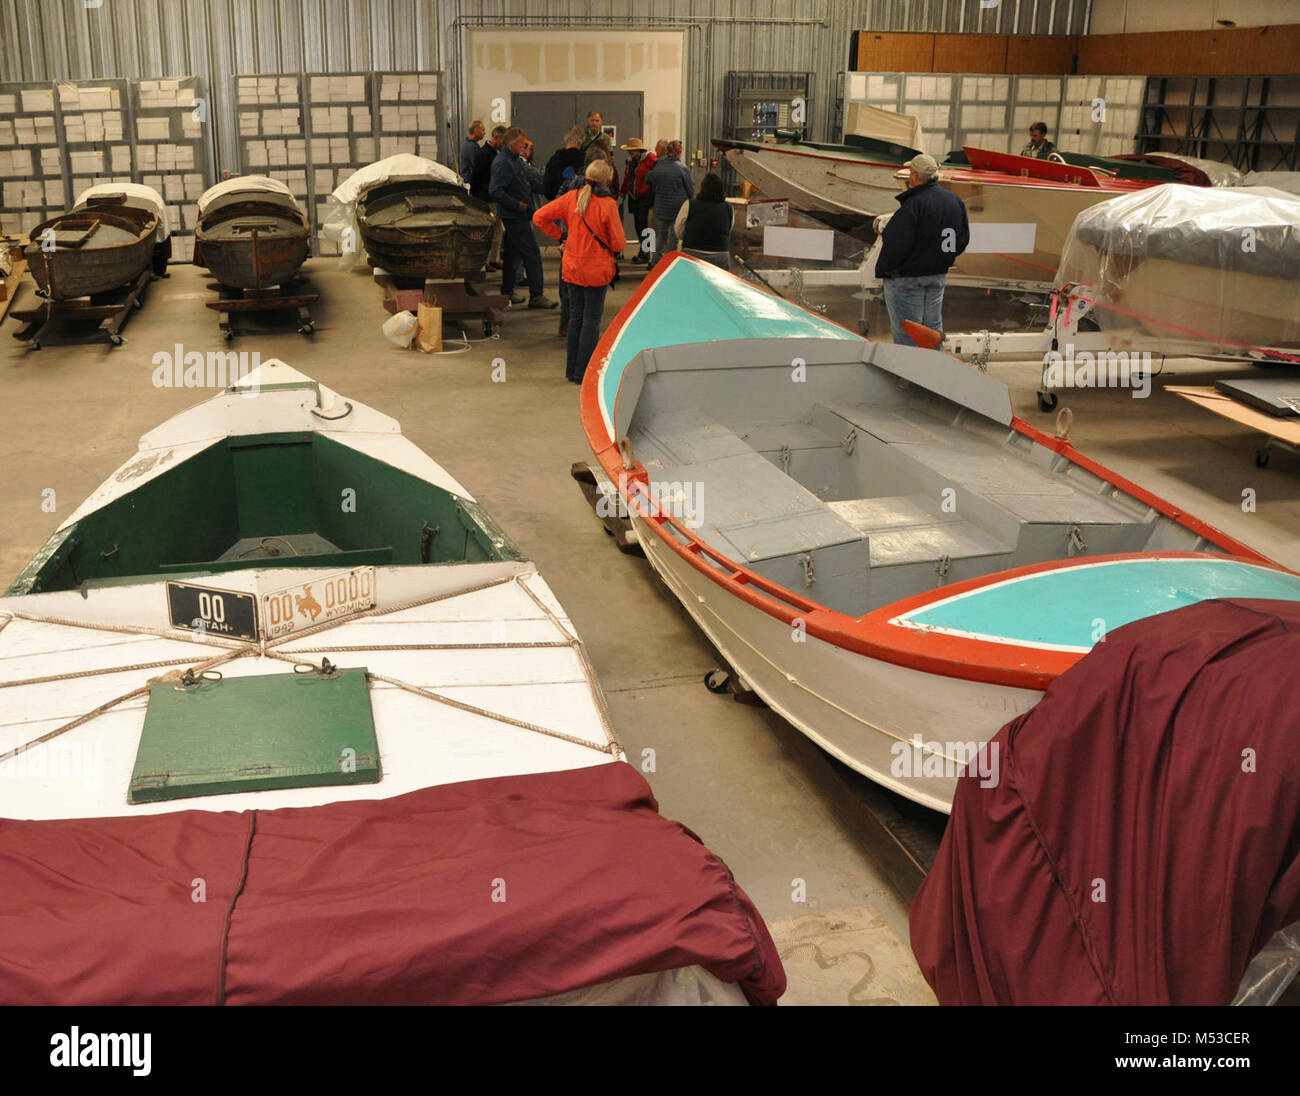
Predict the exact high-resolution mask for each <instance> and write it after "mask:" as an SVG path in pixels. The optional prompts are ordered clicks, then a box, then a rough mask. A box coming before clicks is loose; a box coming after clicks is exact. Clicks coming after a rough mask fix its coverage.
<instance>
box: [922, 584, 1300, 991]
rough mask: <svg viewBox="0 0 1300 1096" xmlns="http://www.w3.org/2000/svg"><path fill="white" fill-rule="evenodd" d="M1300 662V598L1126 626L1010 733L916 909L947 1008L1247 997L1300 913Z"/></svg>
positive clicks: (999, 740) (1202, 609)
mask: <svg viewBox="0 0 1300 1096" xmlns="http://www.w3.org/2000/svg"><path fill="white" fill-rule="evenodd" d="M1297 667H1300V606H1298V605H1296V604H1294V603H1290V602H1279V601H1257V600H1251V601H1247V600H1242V601H1232V602H1228V601H1218V602H1202V603H1200V604H1198V605H1192V606H1188V607H1187V608H1184V609H1179V610H1176V611H1174V612H1171V613H1165V614H1162V615H1160V616H1157V617H1151V618H1148V619H1146V620H1141V621H1137V622H1136V623H1133V624H1130V625H1127V626H1126V627H1123V628H1119V629H1117V630H1115V631H1114V632H1112V633H1111V634H1110V635H1109V636H1108V638H1107V639H1106V641H1105V642H1103V643H1101V644H1098V646H1097V647H1096V648H1094V649H1093V651H1092V653H1090V654H1089V655H1088V656H1087V657H1085V658H1084V659H1082V660H1081V661H1080V662H1079V663H1078V664H1077V665H1076V666H1075V667H1074V668H1073V669H1071V670H1070V671H1069V672H1067V673H1065V674H1063V675H1062V676H1061V677H1060V678H1059V679H1057V681H1056V682H1055V683H1053V685H1052V686H1051V687H1050V688H1049V689H1048V690H1047V693H1046V695H1045V696H1044V698H1043V700H1042V701H1041V702H1040V703H1039V704H1038V706H1037V707H1035V708H1034V709H1032V710H1031V711H1030V712H1028V713H1026V714H1025V715H1023V716H1021V717H1019V718H1018V719H1016V720H1014V721H1012V722H1011V723H1009V724H1007V726H1005V727H1003V728H1002V730H1001V731H1000V732H998V734H997V735H996V736H995V738H994V739H993V743H995V744H996V745H997V747H998V748H999V750H1000V755H1001V756H1000V757H999V759H998V761H999V766H1000V770H1001V779H1000V780H999V782H998V783H997V785H996V786H994V787H992V788H987V789H986V788H981V787H980V785H979V779H978V778H977V777H964V778H962V779H961V780H960V781H959V783H958V788H957V795H956V799H955V802H954V804H953V811H952V819H951V821H950V823H949V826H948V830H947V832H946V833H945V834H944V838H943V844H942V845H941V847H940V849H939V855H938V858H937V860H936V862H935V865H934V867H933V869H932V870H931V872H930V874H929V876H928V877H927V878H926V880H925V882H924V884H923V885H922V887H921V889H920V891H919V892H918V893H917V896H916V901H915V903H914V904H913V906H912V914H911V938H912V949H913V951H914V952H915V953H916V958H917V961H918V962H919V963H920V966H921V970H922V971H923V972H924V974H925V976H926V978H927V980H928V981H929V983H930V985H931V986H932V987H933V989H934V991H935V994H936V995H937V996H938V998H939V1000H940V1002H941V1003H943V1004H1017V1005H1033V1004H1116V1005H1133V1004H1142V1005H1166V1004H1177V1005H1222V1004H1226V1003H1228V1002H1229V1001H1230V1000H1231V999H1232V997H1233V996H1234V995H1235V993H1236V990H1237V987H1238V984H1239V983H1240V981H1241V976H1242V974H1243V973H1244V972H1245V969H1246V966H1247V965H1248V964H1249V962H1250V959H1251V958H1252V957H1253V956H1254V955H1255V953H1256V952H1257V951H1259V949H1260V948H1261V947H1263V945H1264V944H1265V943H1266V942H1267V941H1268V938H1269V937H1270V936H1272V935H1273V933H1274V932H1276V931H1277V930H1278V929H1279V928H1281V927H1283V926H1285V925H1288V924H1290V923H1292V922H1294V921H1296V920H1297V919H1300V705H1297V703H1296V700H1297V695H1298V694H1297V684H1296V682H1297V677H1296V673H1297ZM1247 750H1250V751H1253V758H1254V770H1255V771H1253V772H1251V771H1246V770H1247V769H1248V768H1249V765H1248V763H1247V759H1248V758H1249V757H1250V756H1252V755H1243V751H1247ZM1098 880H1100V881H1102V883H1103V884H1104V888H1105V889H1104V898H1105V901H1104V902H1102V901H1096V900H1095V899H1096V898H1097V897H1100V896H1102V894H1103V892H1102V890H1101V887H1100V886H1099V885H1098V883H1097V882H1096V881H1098Z"/></svg>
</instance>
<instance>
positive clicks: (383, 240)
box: [356, 175, 496, 280]
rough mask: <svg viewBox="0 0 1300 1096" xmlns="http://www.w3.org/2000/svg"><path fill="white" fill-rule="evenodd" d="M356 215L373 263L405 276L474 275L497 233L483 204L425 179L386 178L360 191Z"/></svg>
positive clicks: (455, 186) (457, 188) (459, 188)
mask: <svg viewBox="0 0 1300 1096" xmlns="http://www.w3.org/2000/svg"><path fill="white" fill-rule="evenodd" d="M356 216H357V223H358V225H359V226H360V230H361V240H362V243H363V244H364V245H365V250H366V255H367V256H368V258H369V261H370V263H371V265H372V266H378V267H382V268H383V269H384V270H386V271H388V273H390V274H395V275H397V276H399V277H408V278H436V279H440V280H449V279H462V278H472V277H474V276H475V275H477V274H479V273H480V272H481V271H482V270H483V267H484V266H485V264H486V263H487V260H488V254H489V252H490V251H491V250H492V237H493V234H494V232H495V231H496V214H495V213H494V212H493V210H492V207H491V206H490V205H489V204H488V203H487V202H484V201H481V200H480V199H478V198H475V197H472V196H471V195H470V193H469V192H468V191H467V190H466V189H465V187H464V185H463V184H461V183H453V182H446V181H443V180H440V179H435V178H431V177H429V176H426V175H420V176H415V177H410V178H402V177H400V176H397V177H394V176H390V177H388V178H386V179H384V180H383V181H382V182H380V183H378V184H377V185H375V186H371V187H368V188H366V189H364V190H362V191H361V194H360V196H359V197H358V198H357V213H356Z"/></svg>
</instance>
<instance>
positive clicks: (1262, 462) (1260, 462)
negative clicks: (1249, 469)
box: [1255, 449, 1268, 468]
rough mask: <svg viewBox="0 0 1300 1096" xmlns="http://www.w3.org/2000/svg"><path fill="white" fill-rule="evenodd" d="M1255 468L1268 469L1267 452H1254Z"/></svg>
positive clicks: (1264, 450)
mask: <svg viewBox="0 0 1300 1096" xmlns="http://www.w3.org/2000/svg"><path fill="white" fill-rule="evenodd" d="M1255 467H1256V468H1267V467H1268V450H1267V449H1256V450H1255Z"/></svg>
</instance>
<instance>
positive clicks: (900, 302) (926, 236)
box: [876, 153, 970, 346]
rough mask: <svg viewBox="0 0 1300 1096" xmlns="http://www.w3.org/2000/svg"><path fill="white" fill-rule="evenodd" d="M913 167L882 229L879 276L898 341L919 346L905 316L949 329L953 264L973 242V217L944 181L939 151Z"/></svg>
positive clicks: (918, 159)
mask: <svg viewBox="0 0 1300 1096" xmlns="http://www.w3.org/2000/svg"><path fill="white" fill-rule="evenodd" d="M907 166H908V180H907V190H905V191H904V192H903V193H902V194H899V195H897V200H898V212H897V213H894V214H893V215H891V216H890V218H889V220H888V223H887V224H886V225H885V227H884V231H883V232H882V233H881V247H880V255H879V257H878V258H877V259H876V275H877V277H879V278H881V279H882V280H883V281H884V286H885V306H886V307H887V308H888V309H889V324H890V327H891V328H892V329H893V333H894V342H895V343H898V344H900V345H902V346H915V345H916V343H914V342H913V341H912V340H911V339H910V338H909V337H908V335H907V332H905V331H904V330H903V321H904V320H912V321H913V322H915V323H920V324H924V325H925V326H926V327H933V328H934V329H935V330H936V331H942V330H943V290H944V285H945V284H946V282H947V280H948V268H949V267H950V266H952V264H953V263H954V262H956V261H957V256H958V255H960V254H961V253H962V252H963V251H965V250H966V245H967V244H969V243H970V222H969V220H968V219H967V217H966V207H965V206H964V205H963V204H962V200H961V199H960V198H958V197H957V195H955V194H954V193H953V192H952V191H951V190H945V189H944V188H943V187H941V186H940V185H939V165H938V163H936V162H935V159H934V157H933V156H927V155H926V154H925V153H921V154H920V155H919V156H914V157H913V158H912V159H911V161H910V162H909V163H908V165H907Z"/></svg>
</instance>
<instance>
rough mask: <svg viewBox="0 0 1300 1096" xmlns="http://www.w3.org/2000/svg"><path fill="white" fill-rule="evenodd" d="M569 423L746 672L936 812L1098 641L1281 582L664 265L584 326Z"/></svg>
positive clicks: (888, 369)
mask: <svg viewBox="0 0 1300 1096" xmlns="http://www.w3.org/2000/svg"><path fill="white" fill-rule="evenodd" d="M582 420H583V425H584V427H585V429H586V432H587V438H588V441H589V443H590V445H591V447H592V450H593V451H594V452H595V454H596V457H597V459H598V461H599V462H600V465H601V468H602V470H603V472H604V475H605V476H606V477H607V480H608V484H607V485H606V488H605V490H606V491H608V493H609V497H608V499H607V501H606V503H605V505H606V506H607V507H609V506H613V505H617V506H618V507H619V508H620V516H623V515H626V517H627V519H628V520H630V522H631V525H632V528H633V530H634V532H635V533H636V536H637V538H638V539H639V541H640V544H641V546H642V548H643V549H644V551H645V554H646V556H647V558H648V559H649V561H650V563H651V565H652V566H653V567H654V568H655V570H656V571H658V572H659V574H660V575H661V576H662V577H663V578H664V580H665V581H666V583H667V584H668V586H669V588H670V589H671V590H672V591H673V592H674V593H675V594H676V595H677V596H678V598H679V599H680V600H681V602H682V604H683V606H684V607H685V608H686V609H687V611H688V612H689V613H690V614H691V616H692V617H694V619H695V620H696V622H697V623H698V624H699V626H700V627H701V629H702V630H703V631H704V632H705V634H706V635H707V636H708V637H709V639H710V640H711V641H712V642H713V644H714V645H715V646H716V647H717V649H718V651H719V653H720V654H721V655H722V657H723V659H725V660H726V662H727V663H728V664H729V665H730V666H731V667H732V669H733V670H734V672H735V673H736V675H738V677H739V678H740V679H741V681H742V683H743V684H744V686H745V687H746V688H748V689H751V690H753V691H754V692H757V693H758V694H759V695H760V696H761V697H762V698H763V699H764V700H765V701H766V702H767V703H768V704H769V705H770V706H771V707H772V708H773V709H774V710H775V711H777V712H778V713H780V714H781V715H782V716H784V717H785V718H786V719H788V720H789V721H790V722H791V723H793V724H794V725H795V726H796V727H797V728H798V729H799V730H801V731H802V732H803V733H804V734H806V735H808V737H810V738H811V739H813V740H814V741H815V742H817V743H818V744H819V745H821V746H822V747H823V748H824V749H826V750H827V751H828V752H829V753H831V754H833V755H834V756H835V757H837V758H839V759H840V760H841V761H843V762H844V763H845V764H847V765H850V766H852V767H853V768H855V769H857V770H858V771H860V772H862V773H864V774H865V775H866V776H868V777H870V778H872V779H873V780H876V781H878V782H879V783H881V784H884V785H886V786H887V787H890V788H892V789H894V790H895V791H897V792H899V793H901V794H902V795H905V796H908V797H909V798H911V799H914V800H916V801H917V802H919V803H922V804H924V805H926V806H928V807H932V808H935V809H937V810H947V809H948V808H949V806H950V804H951V799H952V794H953V789H954V786H955V782H956V777H957V776H958V774H959V772H960V771H961V769H962V767H963V765H964V764H965V763H966V762H967V761H968V760H970V759H971V758H972V757H973V756H974V755H975V753H976V751H977V750H978V748H979V746H980V745H981V744H983V743H984V742H986V741H987V740H988V739H989V738H990V737H991V736H992V735H993V734H994V733H996V732H997V731H998V729H999V728H1001V727H1002V726H1003V725H1004V724H1005V723H1007V722H1008V721H1010V720H1011V719H1013V718H1014V717H1016V716H1017V715H1019V714H1021V713H1023V712H1025V711H1027V710H1028V709H1029V708H1030V707H1032V706H1033V705H1034V704H1036V703H1037V702H1038V700H1039V699H1040V698H1041V697H1042V695H1043V692H1044V690H1046V689H1047V688H1048V686H1049V685H1050V684H1051V683H1052V681H1053V680H1055V679H1056V678H1057V677H1058V676H1059V675H1060V674H1062V673H1063V672H1064V671H1065V670H1067V669H1068V668H1069V667H1071V666H1072V665H1073V664H1074V663H1075V662H1077V661H1078V660H1079V659H1080V658H1081V657H1082V656H1083V655H1084V654H1085V653H1086V652H1087V651H1088V650H1089V649H1091V647H1092V646H1093V645H1094V644H1095V643H1097V642H1099V641H1100V640H1102V639H1104V637H1105V635H1106V633H1107V632H1108V631H1113V630H1114V629H1115V628H1118V627H1120V626H1121V625H1123V624H1126V623H1129V622H1131V621H1133V620H1137V619H1142V618H1146V617H1149V616H1154V615H1156V614H1158V613H1161V612H1164V611H1165V610H1167V609H1173V608H1177V607H1179V606H1181V605H1186V604H1191V603H1194V602H1197V601H1201V600H1205V599H1209V598H1216V597H1245V598H1251V597H1266V598H1277V599H1289V600H1300V575H1296V574H1294V573H1292V572H1290V571H1287V570H1285V569H1282V568H1280V567H1278V566H1276V565H1275V564H1272V563H1271V562H1269V561H1268V560H1266V559H1264V558H1263V557H1262V556H1260V555H1259V554H1258V553H1257V552H1255V551H1253V550H1252V549H1251V548H1249V547H1247V546H1246V545H1244V544H1242V543H1240V542H1238V541H1236V540H1234V539H1232V538H1231V537H1229V536H1227V535H1225V534H1224V533H1222V532H1220V531H1219V530H1217V529H1214V528H1213V527H1211V526H1209V525H1207V524H1206V523H1205V522H1203V521H1200V520H1198V519H1197V518H1195V517H1192V516H1191V515H1189V514H1186V513H1183V512H1182V511H1181V510H1179V509H1178V508H1176V507H1174V506H1173V505H1171V504H1170V503H1168V502H1166V501H1165V500H1163V499H1161V498H1158V497H1157V496H1155V495H1153V494H1151V493H1150V492H1148V491H1146V490H1144V489H1143V488H1141V487H1140V486H1138V485H1136V484H1134V483H1130V482H1128V481H1126V480H1124V479H1123V478H1121V477H1119V476H1117V475H1116V474H1115V473H1114V472H1112V471H1110V470H1109V469H1107V468H1105V467H1103V466H1101V465H1099V464H1097V463H1096V462H1095V461H1092V460H1090V459H1088V458H1087V457H1086V456H1084V455H1083V454H1082V453H1079V452H1078V451H1077V450H1075V449H1074V447H1073V446H1071V445H1070V444H1069V442H1068V441H1065V440H1064V439H1063V438H1061V437H1052V436H1050V435H1048V434H1044V433H1043V432H1041V431H1039V430H1037V429H1035V428H1034V427H1032V426H1030V425H1029V424H1028V423H1026V422H1024V421H1023V420H1021V419H1020V418H1018V417H1017V416H1016V415H1015V414H1014V412H1013V410H1012V406H1011V400H1010V396H1009V394H1008V392H1007V389H1006V387H1005V386H1004V385H1002V384H1000V383H998V382H997V381H995V380H994V379H993V378H991V377H989V376H988V375H987V374H984V373H981V372H979V371H977V370H973V369H971V368H970V367H968V366H967V365H965V364H964V363H962V362H959V361H957V360H956V359H954V358H951V357H949V356H947V355H944V354H940V353H937V352H934V351H930V350H923V349H919V348H915V347H902V346H893V345H890V344H883V343H873V342H870V341H868V340H866V339H862V338H859V337H858V336H856V335H854V334H852V333H851V332H849V331H847V330H845V329H843V328H841V327H839V326H837V325H835V324H833V323H831V322H829V321H827V320H825V319H823V318H822V317H820V316H817V315H815V314H813V313H811V312H808V311H806V310H804V309H802V308H800V307H798V306H796V305H794V304H792V303H790V302H787V301H785V300H783V299H781V298H778V297H776V296H774V295H772V294H769V293H766V292H763V291H761V290H759V289H758V288H756V287H754V286H753V285H751V284H749V283H747V282H744V281H741V280H740V279H738V278H735V277H733V276H732V275H730V274H727V273H725V272H723V271H721V270H719V269H717V268H716V267H712V266H710V265H708V264H706V263H701V262H697V261H695V260H693V259H691V258H690V257H688V256H685V255H680V254H678V255H674V256H670V257H669V260H668V261H665V262H663V263H661V264H660V265H659V266H657V267H656V268H655V269H654V271H652V272H651V274H650V275H649V276H648V277H647V278H646V279H645V281H643V282H642V284H641V286H640V288H639V289H638V290H637V292H636V293H635V294H634V295H633V297H632V299H631V300H630V301H629V302H628V304H627V305H625V306H624V308H623V309H622V311H621V312H620V313H619V315H618V316H617V317H616V318H615V320H614V322H613V323H612V324H611V325H610V327H609V328H608V330H607V331H606V332H605V334H604V336H603V338H602V340H601V342H600V344H599V345H598V346H597V348H596V351H595V354H594V355H593V358H592V361H591V363H590V365H589V367H588V369H587V373H586V376H585V379H584V381H583V390H582Z"/></svg>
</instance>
